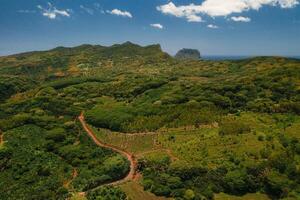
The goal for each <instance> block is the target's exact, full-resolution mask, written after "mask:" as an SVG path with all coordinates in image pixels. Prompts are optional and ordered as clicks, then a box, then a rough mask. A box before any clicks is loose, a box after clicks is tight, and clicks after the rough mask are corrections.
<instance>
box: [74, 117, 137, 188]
mask: <svg viewBox="0 0 300 200" xmlns="http://www.w3.org/2000/svg"><path fill="white" fill-rule="evenodd" d="M78 119H79V121H80V123H81V125H82V127H83V129H84V130H85V132H86V133H87V134H88V135H89V137H90V138H91V139H92V140H93V141H94V143H95V144H96V145H98V146H100V147H103V148H108V149H111V150H112V151H115V152H118V153H120V154H122V155H123V156H125V157H126V158H127V159H128V161H129V162H130V171H129V173H128V174H127V176H126V177H124V178H122V179H120V180H117V181H113V182H111V183H107V184H104V185H119V184H122V183H124V182H127V181H130V180H134V179H135V178H136V168H137V161H136V159H135V157H134V156H133V155H132V154H131V153H129V152H127V151H125V150H122V149H120V148H118V147H115V146H113V145H110V144H106V143H104V142H102V141H100V140H99V139H98V138H97V137H96V135H95V134H94V132H93V131H92V129H91V128H90V127H89V126H88V125H87V123H86V122H85V119H84V115H83V112H82V113H81V114H80V116H79V117H78Z"/></svg>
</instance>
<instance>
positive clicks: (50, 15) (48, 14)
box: [37, 3, 71, 19]
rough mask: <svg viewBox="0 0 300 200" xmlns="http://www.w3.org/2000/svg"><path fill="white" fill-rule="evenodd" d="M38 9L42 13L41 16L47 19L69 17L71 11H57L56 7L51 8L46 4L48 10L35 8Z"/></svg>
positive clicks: (49, 4)
mask: <svg viewBox="0 0 300 200" xmlns="http://www.w3.org/2000/svg"><path fill="white" fill-rule="evenodd" d="M37 7H38V9H40V10H41V11H42V15H43V16H45V17H48V18H49V19H56V17H57V16H59V15H60V16H63V17H70V16H71V14H70V13H71V10H69V9H66V10H59V9H57V8H56V7H54V6H52V4H51V3H48V8H43V7H42V6H41V5H38V6H37Z"/></svg>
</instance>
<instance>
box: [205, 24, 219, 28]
mask: <svg viewBox="0 0 300 200" xmlns="http://www.w3.org/2000/svg"><path fill="white" fill-rule="evenodd" d="M207 27H208V28H212V29H217V28H219V27H218V26H216V25H213V24H208V25H207Z"/></svg>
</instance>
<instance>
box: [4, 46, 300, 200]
mask: <svg viewBox="0 0 300 200" xmlns="http://www.w3.org/2000/svg"><path fill="white" fill-rule="evenodd" d="M81 112H84V114H85V117H86V120H87V122H88V123H89V124H90V126H91V127H93V129H94V130H95V131H97V132H98V133H99V137H104V136H105V137H104V138H102V139H104V140H107V142H112V143H114V142H115V144H114V145H120V146H121V147H122V148H128V150H130V151H132V152H134V153H139V151H140V149H139V148H140V146H138V147H136V146H135V147H136V149H134V150H132V148H133V146H126V147H124V144H125V143H126V144H127V142H128V141H127V139H126V140H121V142H120V141H117V139H118V138H119V137H122V136H124V135H126V136H128V135H129V136H128V137H130V134H131V135H134V136H135V137H139V134H140V135H141V137H143V138H144V137H146V136H145V135H147V133H151V134H156V135H157V137H156V138H154V139H153V140H155V145H156V146H155V148H156V149H155V150H157V148H158V149H159V148H162V149H164V150H166V151H165V152H167V153H163V151H159V153H157V152H156V153H155V152H154V153H150V154H148V153H147V154H144V155H143V156H137V157H138V159H139V163H138V169H137V171H138V173H139V174H141V178H140V180H138V184H139V185H142V186H143V189H144V190H145V191H149V192H151V193H153V194H155V195H156V196H164V197H172V198H176V199H213V198H217V197H218V196H216V195H218V194H222V193H226V194H229V195H238V196H243V195H245V194H248V193H262V194H266V195H267V196H268V198H271V199H284V198H288V199H299V198H300V131H299V130H300V117H299V114H300V60H297V59H287V58H282V57H256V58H251V59H245V60H240V61H204V60H199V61H197V60H178V59H173V58H172V57H171V56H169V55H168V54H166V53H164V52H162V50H161V48H160V46H159V45H151V46H146V47H141V46H139V45H136V44H132V43H130V42H127V43H124V44H121V45H113V46H111V47H104V46H92V45H82V46H78V47H74V48H65V47H58V48H55V49H52V50H49V51H43V52H30V53H23V54H18V55H12V56H6V57H0V136H1V137H0V138H1V139H0V180H1V181H0V199H66V198H71V197H72V196H73V195H75V194H78V193H80V192H87V195H86V197H85V198H88V199H97V198H100V199H101V198H103V199H114V198H115V199H126V195H130V192H128V189H127V190H124V189H122V186H120V187H100V188H98V186H101V185H104V184H106V183H110V182H112V181H114V180H119V179H121V178H123V177H125V176H126V174H127V173H128V172H129V167H130V166H129V161H128V160H127V159H126V158H125V157H123V156H122V155H120V154H118V153H116V152H114V151H111V150H109V149H105V148H100V147H97V146H95V144H94V143H93V141H92V140H91V139H90V138H89V137H88V136H87V134H86V133H85V132H84V130H83V129H82V127H81V124H80V123H79V122H78V120H77V117H78V116H79V115H80V113H81ZM107 132H108V134H107V135H105V134H104V133H107ZM109 137H112V140H111V141H110V140H108V139H109ZM139 141H141V142H138V143H135V145H141V146H142V145H145V144H146V143H147V142H149V141H148V140H143V139H142V140H139ZM141 148H142V147H141ZM143 148H144V149H146V150H147V148H148V147H145V146H143ZM149 148H150V150H153V149H152V148H153V147H149ZM144 149H143V151H144ZM146 150H145V152H146ZM145 152H143V153H145ZM170 152H171V153H170ZM95 188H96V190H94V189H95ZM129 190H130V189H129ZM132 190H133V189H132ZM125 193H126V194H125Z"/></svg>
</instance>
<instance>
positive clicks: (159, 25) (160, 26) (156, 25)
mask: <svg viewBox="0 0 300 200" xmlns="http://www.w3.org/2000/svg"><path fill="white" fill-rule="evenodd" d="M150 26H152V27H153V28H157V29H163V28H164V26H163V25H161V24H150Z"/></svg>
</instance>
